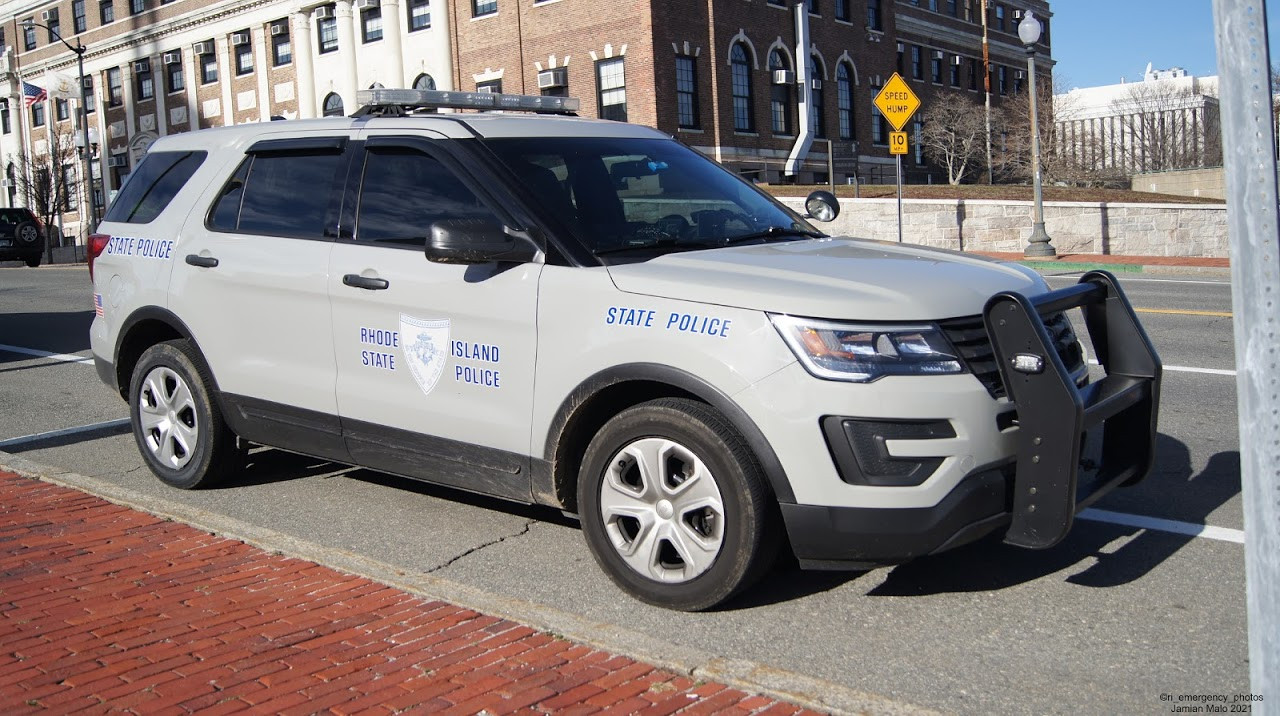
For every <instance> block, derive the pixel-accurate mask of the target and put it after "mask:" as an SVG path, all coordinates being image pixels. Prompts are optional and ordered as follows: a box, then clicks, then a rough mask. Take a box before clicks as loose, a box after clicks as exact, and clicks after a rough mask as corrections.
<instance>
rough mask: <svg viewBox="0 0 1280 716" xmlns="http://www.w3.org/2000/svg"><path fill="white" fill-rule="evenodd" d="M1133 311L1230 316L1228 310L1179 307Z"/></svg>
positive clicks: (1136, 309)
mask: <svg viewBox="0 0 1280 716" xmlns="http://www.w3.org/2000/svg"><path fill="white" fill-rule="evenodd" d="M1133 310H1134V312H1135V313H1174V314H1178V315H1181V316H1216V317H1218V318H1231V312H1230V311H1187V310H1183V309H1180V308H1135V309H1133Z"/></svg>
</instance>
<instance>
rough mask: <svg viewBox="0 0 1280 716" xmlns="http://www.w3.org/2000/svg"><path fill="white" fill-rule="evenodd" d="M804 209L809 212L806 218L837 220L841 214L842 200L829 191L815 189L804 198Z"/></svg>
mask: <svg viewBox="0 0 1280 716" xmlns="http://www.w3.org/2000/svg"><path fill="white" fill-rule="evenodd" d="M804 210H805V211H807V212H809V214H808V216H806V217H805V218H806V219H817V220H818V221H835V218H836V217H837V216H840V200H839V199H837V198H836V196H835V194H832V193H831V192H829V191H815V192H813V193H812V194H810V195H809V198H807V199H805V200H804Z"/></svg>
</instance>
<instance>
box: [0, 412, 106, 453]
mask: <svg viewBox="0 0 1280 716" xmlns="http://www.w3.org/2000/svg"><path fill="white" fill-rule="evenodd" d="M128 424H129V419H128V418H120V419H118V420H107V421H105V422H101V423H92V424H90V425H79V426H76V427H74V428H63V429H61V430H50V431H49V432H47V433H36V434H34V435H23V436H22V437H18V438H9V439H8V440H0V450H8V449H10V448H15V447H21V446H23V445H26V444H27V443H34V442H40V441H42V440H52V439H54V438H61V437H66V436H68V435H78V434H80V433H90V432H102V431H109V430H113V429H115V428H122V427H125V426H126V425H128Z"/></svg>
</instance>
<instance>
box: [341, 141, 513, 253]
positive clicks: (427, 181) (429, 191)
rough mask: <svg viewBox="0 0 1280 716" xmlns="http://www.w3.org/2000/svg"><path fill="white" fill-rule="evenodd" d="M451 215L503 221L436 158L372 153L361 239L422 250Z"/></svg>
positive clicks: (376, 150)
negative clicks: (434, 226)
mask: <svg viewBox="0 0 1280 716" xmlns="http://www.w3.org/2000/svg"><path fill="white" fill-rule="evenodd" d="M446 219H486V220H489V221H492V222H494V223H500V220H499V219H498V218H497V216H495V215H494V214H493V212H492V211H490V210H489V208H488V207H486V206H485V205H484V204H482V203H481V202H480V200H479V199H478V198H476V195H475V194H473V193H472V192H471V190H470V189H468V188H467V186H466V185H465V184H463V183H462V180H461V179H459V178H458V176H457V175H455V174H454V173H453V172H452V171H450V170H449V168H448V167H446V166H445V165H444V164H442V163H441V162H440V161H439V160H437V159H435V158H434V157H431V156H428V155H426V154H423V153H421V152H417V151H414V150H411V149H399V148H383V147H378V148H373V149H370V150H369V151H368V152H367V153H366V155H365V165H364V173H363V180H362V181H361V191H360V202H359V208H358V209H357V214H356V233H355V238H356V241H360V242H362V243H363V242H367V243H376V244H378V245H384V246H398V247H404V248H412V249H422V248H424V247H425V246H426V243H427V236H428V235H429V234H430V233H431V224H432V223H433V222H436V221H441V220H446Z"/></svg>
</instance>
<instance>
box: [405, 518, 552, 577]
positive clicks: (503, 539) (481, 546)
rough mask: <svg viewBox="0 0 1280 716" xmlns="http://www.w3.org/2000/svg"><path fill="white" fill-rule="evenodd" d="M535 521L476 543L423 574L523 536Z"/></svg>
mask: <svg viewBox="0 0 1280 716" xmlns="http://www.w3.org/2000/svg"><path fill="white" fill-rule="evenodd" d="M537 522H538V520H527V521H526V522H525V523H524V527H523V528H521V529H520V531H519V532H515V533H513V534H509V535H503V536H501V537H499V538H498V539H495V540H491V541H489V542H485V543H484V544H479V545H476V546H475V547H472V548H471V549H468V550H466V551H464V552H462V553H461V554H458V555H457V556H454V557H451V558H449V559H448V560H446V561H444V562H442V563H440V564H438V565H436V566H434V567H432V568H431V569H427V570H423V574H435V573H436V572H439V571H440V570H442V569H445V568H447V567H451V566H453V565H454V564H455V563H457V562H458V560H460V559H463V558H464V557H468V556H470V555H473V554H475V553H476V552H479V551H480V550H482V549H486V548H489V547H492V546H494V545H497V544H502V543H503V542H506V541H507V540H509V539H515V538H517V537H523V536H525V535H527V534H529V530H531V529H533V526H534V525H535V524H537Z"/></svg>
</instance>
